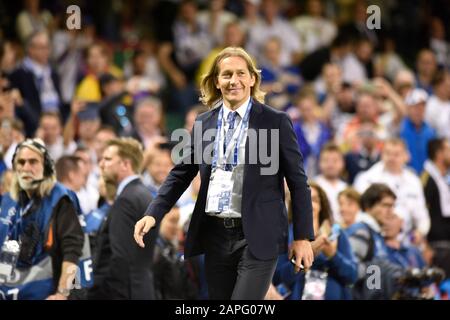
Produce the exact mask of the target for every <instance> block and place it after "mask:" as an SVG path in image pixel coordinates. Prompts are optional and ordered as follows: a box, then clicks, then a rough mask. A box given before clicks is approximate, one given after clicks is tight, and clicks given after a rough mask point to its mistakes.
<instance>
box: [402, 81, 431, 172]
mask: <svg viewBox="0 0 450 320" xmlns="http://www.w3.org/2000/svg"><path fill="white" fill-rule="evenodd" d="M427 99H428V94H427V93H426V91H425V90H423V89H414V90H411V91H410V92H409V93H408V94H407V95H406V98H405V105H406V106H407V116H406V117H405V118H404V119H403V121H402V122H401V124H400V137H401V138H402V139H403V140H404V141H405V143H406V145H407V147H408V151H409V155H410V157H409V162H408V165H409V166H410V167H412V168H413V169H414V170H415V171H416V173H417V174H419V175H420V174H421V173H422V171H423V164H424V163H425V160H426V159H427V145H428V142H429V141H430V140H431V139H433V138H435V136H436V132H435V131H434V129H433V128H431V127H430V126H429V125H428V124H427V123H426V122H425V121H424V119H425V104H426V102H427Z"/></svg>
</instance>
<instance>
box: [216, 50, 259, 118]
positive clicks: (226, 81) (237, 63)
mask: <svg viewBox="0 0 450 320" xmlns="http://www.w3.org/2000/svg"><path fill="white" fill-rule="evenodd" d="M254 85H255V76H254V75H253V74H250V71H249V69H248V66H247V63H246V62H245V60H244V59H243V58H241V57H228V58H225V59H223V60H222V61H221V62H220V63H219V74H218V76H217V82H216V88H217V89H219V90H220V91H221V93H222V98H223V102H224V104H225V106H227V107H228V108H230V109H233V110H235V109H236V108H238V107H239V106H241V105H242V104H243V103H244V102H245V101H246V100H247V99H248V98H249V97H250V95H251V88H252V87H253V86H254Z"/></svg>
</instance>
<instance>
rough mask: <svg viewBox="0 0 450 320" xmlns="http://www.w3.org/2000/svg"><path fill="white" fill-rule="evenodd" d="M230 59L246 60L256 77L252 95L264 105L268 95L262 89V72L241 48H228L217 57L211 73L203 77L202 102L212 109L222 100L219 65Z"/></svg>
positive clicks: (251, 91) (251, 73)
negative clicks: (218, 82)
mask: <svg viewBox="0 0 450 320" xmlns="http://www.w3.org/2000/svg"><path fill="white" fill-rule="evenodd" d="M229 57H240V58H242V59H244V60H245V62H246V63H247V67H248V70H249V71H250V75H253V76H254V77H255V84H254V85H253V87H252V88H251V90H250V95H251V96H252V97H253V99H255V100H257V101H258V102H260V103H264V96H265V95H266V93H265V92H264V91H262V90H261V89H260V85H261V70H258V69H257V68H256V64H255V62H254V61H253V59H252V58H251V57H250V55H249V54H248V53H247V52H246V51H245V50H244V49H242V48H239V47H227V48H225V49H223V50H222V51H221V52H220V53H219V54H218V55H217V56H216V58H215V59H214V62H213V64H212V66H211V68H210V69H209V72H208V73H206V74H204V75H203V76H202V81H201V83H200V92H201V98H200V101H201V102H202V103H203V104H204V105H206V106H208V107H210V108H212V107H214V106H215V105H216V104H217V103H218V102H219V101H220V100H221V98H222V93H221V91H220V90H219V89H217V87H216V84H217V78H218V76H219V71H220V70H219V65H220V63H221V62H222V60H224V59H226V58H229Z"/></svg>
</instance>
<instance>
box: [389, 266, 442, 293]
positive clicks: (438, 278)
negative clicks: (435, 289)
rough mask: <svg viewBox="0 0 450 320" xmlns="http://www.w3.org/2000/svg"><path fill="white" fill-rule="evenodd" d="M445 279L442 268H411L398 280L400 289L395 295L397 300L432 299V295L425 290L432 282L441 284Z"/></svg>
mask: <svg viewBox="0 0 450 320" xmlns="http://www.w3.org/2000/svg"><path fill="white" fill-rule="evenodd" d="M444 279H445V272H444V270H442V269H440V268H435V267H425V268H422V269H419V268H411V269H407V270H406V271H405V273H404V274H403V275H402V276H401V277H400V278H399V279H398V280H397V281H398V285H399V287H400V289H399V290H398V291H397V293H396V294H395V296H394V299H397V300H431V299H433V297H432V296H430V295H428V294H427V292H425V291H426V290H425V289H426V288H427V287H429V286H430V285H432V284H436V285H439V283H441V282H442V281H443V280H444Z"/></svg>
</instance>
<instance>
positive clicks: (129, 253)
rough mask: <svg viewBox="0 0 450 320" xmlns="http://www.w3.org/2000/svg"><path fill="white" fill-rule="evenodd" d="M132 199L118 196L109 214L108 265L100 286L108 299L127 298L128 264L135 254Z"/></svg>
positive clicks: (128, 295) (134, 219) (134, 220)
mask: <svg viewBox="0 0 450 320" xmlns="http://www.w3.org/2000/svg"><path fill="white" fill-rule="evenodd" d="M132 202H133V201H132V199H129V198H127V197H119V198H118V199H117V201H116V203H114V206H113V207H112V208H111V212H110V213H109V215H110V216H111V221H110V225H109V244H110V246H111V247H110V249H111V259H110V265H109V268H108V269H107V272H106V274H105V278H104V281H103V284H104V287H103V288H102V289H103V290H105V291H106V292H107V294H106V296H108V299H129V298H130V294H129V289H130V288H129V286H130V279H129V276H130V265H132V264H133V263H132V261H131V260H130V259H133V258H134V257H135V256H136V255H134V254H133V252H135V251H136V243H135V242H134V239H133V237H132V236H130V235H132V234H133V232H134V225H135V224H136V221H137V218H136V217H135V215H136V213H135V212H134V211H135V210H134V208H135V206H134V205H133V203H132Z"/></svg>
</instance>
